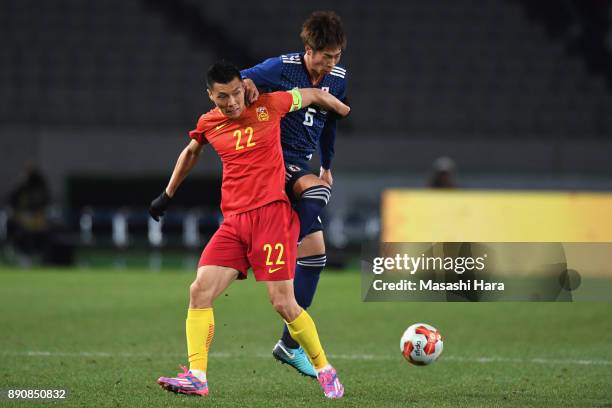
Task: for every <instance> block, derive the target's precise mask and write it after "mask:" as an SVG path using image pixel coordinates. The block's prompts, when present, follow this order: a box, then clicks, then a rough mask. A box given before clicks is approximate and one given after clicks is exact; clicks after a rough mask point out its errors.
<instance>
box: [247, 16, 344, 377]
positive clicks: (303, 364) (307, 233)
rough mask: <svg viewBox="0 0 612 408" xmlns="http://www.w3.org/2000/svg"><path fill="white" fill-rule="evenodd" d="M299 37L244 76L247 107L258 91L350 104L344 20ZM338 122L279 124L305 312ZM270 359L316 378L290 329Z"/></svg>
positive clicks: (319, 265) (320, 248)
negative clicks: (316, 163) (300, 47)
mask: <svg viewBox="0 0 612 408" xmlns="http://www.w3.org/2000/svg"><path fill="white" fill-rule="evenodd" d="M300 37H301V39H302V41H303V43H304V49H305V50H304V52H302V53H290V54H285V55H281V56H280V57H275V58H269V59H267V60H265V61H264V62H262V63H261V64H259V65H256V66H254V67H252V68H249V69H245V70H243V71H241V74H242V77H243V78H244V83H245V88H246V98H247V100H248V101H249V102H253V101H255V100H256V99H257V97H258V90H257V88H259V89H261V90H262V91H281V90H290V89H293V88H319V89H322V90H324V91H327V92H329V93H331V94H332V95H334V96H335V97H337V98H338V99H340V100H341V101H343V102H345V103H346V75H347V74H346V69H345V68H343V67H340V66H338V65H337V64H338V62H339V61H340V56H341V54H342V51H343V49H344V48H345V47H346V36H345V33H344V28H343V25H342V21H341V19H340V17H338V16H337V15H336V14H335V13H334V12H329V11H316V12H314V13H312V14H311V15H310V16H309V17H308V18H307V19H306V21H305V22H304V24H303V25H302V32H301V34H300ZM336 120H337V116H335V114H334V113H332V112H327V111H325V110H323V109H321V108H320V107H316V106H310V107H308V108H304V109H301V110H299V111H295V112H292V113H289V114H287V116H285V117H284V118H283V119H282V121H281V144H282V147H283V156H284V160H285V168H286V186H285V187H286V189H287V194H288V195H289V196H290V197H291V198H292V201H293V204H294V208H295V210H296V211H297V213H298V216H299V219H300V235H299V240H300V241H301V243H300V246H299V247H298V254H297V266H296V270H295V280H294V290H295V297H296V300H297V302H298V304H299V305H300V306H301V307H303V308H304V309H307V308H308V307H309V306H310V305H311V303H312V299H313V297H314V294H315V291H316V289H317V284H318V282H319V276H320V274H321V271H322V270H323V268H324V267H325V263H326V260H327V257H326V255H325V242H324V240H323V226H322V224H321V218H320V217H319V214H320V213H321V211H322V210H323V208H324V207H325V205H327V203H328V201H329V199H330V196H331V186H332V184H333V178H332V172H331V162H332V158H333V156H334V141H335V137H336ZM317 149H318V150H319V152H320V158H321V168H320V171H319V175H318V176H317V175H315V174H313V172H312V171H311V170H310V166H309V164H308V162H309V160H310V159H311V158H312V155H313V153H314V152H315V151H316V150H317ZM272 354H273V356H274V358H276V359H277V360H279V361H281V362H282V363H286V364H289V365H291V366H292V367H294V368H295V369H296V370H297V371H298V372H300V373H302V374H304V375H307V376H310V377H313V378H316V371H315V370H314V368H313V366H312V364H311V362H310V361H309V360H308V358H307V356H306V354H305V353H304V350H303V349H302V348H301V347H300V345H299V344H298V343H297V342H296V341H295V340H294V339H293V338H292V337H291V335H290V334H289V330H288V329H287V327H286V326H285V328H284V330H283V335H282V338H281V339H280V340H279V341H278V343H276V345H275V346H274V349H273V351H272Z"/></svg>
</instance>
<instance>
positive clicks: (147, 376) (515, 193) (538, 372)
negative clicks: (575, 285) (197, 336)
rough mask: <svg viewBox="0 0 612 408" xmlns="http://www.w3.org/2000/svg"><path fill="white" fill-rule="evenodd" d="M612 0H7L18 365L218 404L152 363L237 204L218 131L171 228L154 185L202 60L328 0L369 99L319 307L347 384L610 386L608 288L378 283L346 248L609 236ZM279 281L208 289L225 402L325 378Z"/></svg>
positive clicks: (378, 387) (354, 93)
mask: <svg viewBox="0 0 612 408" xmlns="http://www.w3.org/2000/svg"><path fill="white" fill-rule="evenodd" d="M611 4H612V1H610V0H562V1H553V0H542V1H529V0H492V1H475V0H463V1H452V0H436V1H431V2H416V1H403V2H402V1H388V0H378V1H376V2H353V1H347V0H340V1H333V2H331V1H322V0H312V1H309V2H287V1H280V0H276V1H258V2H246V1H232V2H220V1H215V2H212V1H198V0H174V1H167V0H127V1H124V0H105V1H81V0H52V1H35V0H2V1H0V174H1V175H2V176H1V177H0V310H1V311H2V313H0V333H1V336H0V390H3V389H7V388H8V387H13V388H35V389H39V388H43V387H46V388H54V389H55V388H61V387H65V388H68V389H69V392H70V394H69V400H68V401H66V402H67V404H68V405H72V406H113V407H119V406H129V407H135V406H143V407H145V406H146V407H151V406H176V405H181V406H189V405H193V406H195V405H196V404H199V405H201V402H202V401H198V400H196V399H189V398H176V397H175V396H174V395H169V394H167V393H162V392H161V391H159V390H157V389H155V388H156V387H155V384H154V379H155V378H157V376H159V375H162V374H163V375H168V373H171V372H172V367H175V366H176V364H177V363H178V362H181V361H184V359H185V355H184V351H185V338H184V320H183V318H184V313H185V306H186V304H185V303H186V299H187V287H188V285H189V283H190V281H191V279H192V273H193V271H194V268H195V265H196V262H197V259H198V257H199V254H200V251H201V248H202V247H203V245H204V244H205V243H206V242H207V240H208V239H209V237H210V236H211V234H212V233H213V232H214V231H215V229H216V228H217V225H218V222H219V220H220V212H219V209H218V205H219V198H220V197H219V185H220V171H221V167H220V162H219V160H218V159H217V158H216V157H215V155H214V153H212V151H211V149H205V153H204V154H203V157H202V159H201V160H200V163H199V164H198V165H197V166H196V168H195V169H194V171H193V172H192V174H191V176H190V177H189V178H188V180H187V181H186V182H185V183H184V185H183V186H182V187H181V188H180V190H179V192H178V194H177V196H176V198H175V200H174V201H173V206H172V208H171V211H170V212H169V214H168V215H167V217H166V219H165V220H164V224H163V227H161V229H160V226H159V224H156V223H154V222H152V221H151V220H149V217H148V214H147V210H146V209H147V207H148V205H149V202H150V201H151V199H153V198H154V197H156V196H157V195H158V194H159V193H160V191H161V190H162V188H163V187H164V186H165V184H166V182H167V180H168V178H169V176H170V173H171V171H172V168H173V166H174V163H175V160H176V158H177V156H178V154H179V152H180V150H181V149H182V148H183V147H184V146H185V144H186V143H187V141H188V136H187V132H188V131H189V130H190V129H192V127H193V126H194V124H195V121H196V120H197V118H198V116H199V115H200V114H201V113H202V112H205V111H207V110H208V109H209V108H210V106H211V105H210V102H209V101H208V99H207V97H206V95H205V93H204V73H205V71H206V69H207V67H208V66H209V65H210V64H211V63H213V62H214V61H215V60H217V59H220V58H226V59H229V60H232V61H234V62H235V63H236V64H238V65H240V66H241V67H246V66H249V65H252V64H255V63H258V62H259V61H261V60H262V59H264V58H267V57H270V56H276V55H279V54H281V53H286V52H293V51H301V50H302V44H301V43H300V40H299V31H300V26H301V23H302V21H303V20H304V19H305V18H306V17H307V16H308V15H309V14H310V13H311V12H312V11H313V10H318V9H322V10H329V9H333V10H335V11H336V12H337V13H338V14H339V15H340V16H341V17H342V18H343V20H344V22H345V26H346V29H347V31H348V39H349V43H348V48H347V50H346V52H345V53H344V55H343V60H342V61H341V63H342V64H344V65H345V66H346V67H347V69H348V77H349V98H350V101H351V105H352V108H353V113H352V115H351V116H350V117H349V118H348V119H346V120H343V121H341V122H339V124H338V127H339V131H338V136H337V143H336V158H335V160H334V162H333V174H334V180H335V183H334V186H333V189H334V192H333V197H332V200H331V202H330V205H329V206H328V208H327V209H326V214H325V218H326V219H325V223H326V239H327V249H328V260H329V261H328V264H330V267H329V268H328V271H329V272H331V273H324V274H323V276H322V284H321V285H320V288H319V294H318V295H317V299H316V300H315V302H314V304H313V306H312V308H311V309H310V312H311V313H312V314H313V316H315V317H316V319H317V325H318V327H319V329H320V333H321V336H322V339H323V341H324V343H325V347H326V350H327V351H328V352H329V355H330V356H331V357H332V358H333V361H334V365H335V366H336V367H338V369H339V372H341V373H342V378H343V382H344V384H345V385H346V389H347V396H346V398H345V399H344V400H343V401H338V403H340V404H341V405H343V406H356V407H363V406H369V407H377V406H381V407H383V406H384V407H386V406H400V405H401V406H406V405H415V406H417V405H418V406H422V404H423V403H425V404H426V405H431V406H448V407H457V406H521V407H524V406H539V407H540V406H568V407H569V406H571V407H575V406H585V407H586V406H588V407H592V406H610V401H611V400H612V399H611V398H612V397H611V395H612V393H611V391H610V384H609V379H610V372H611V371H610V368H611V367H612V349H611V348H610V344H612V337H611V336H612V321H611V320H610V319H609V316H610V304H609V303H601V302H600V303H597V302H575V303H561V302H559V303H554V304H545V303H538V304H535V303H527V302H525V303H486V304H482V303H479V304H472V303H428V304H426V305H424V304H422V303H414V302H396V303H390V302H387V303H385V302H381V303H366V302H362V301H361V299H360V297H359V293H360V287H361V285H360V276H359V274H358V273H349V272H350V271H353V272H356V270H357V269H358V268H357V260H358V259H359V254H360V247H361V244H362V243H363V242H364V241H372V240H374V241H376V240H377V239H386V240H389V241H393V240H395V241H411V240H414V241H429V240H430V239H431V240H432V241H444V240H448V241H454V240H455V239H456V237H459V238H458V239H460V240H462V239H466V238H469V240H473V241H483V242H485V241H487V239H483V238H484V237H488V240H490V241H503V240H504V239H507V238H508V237H511V238H512V239H511V240H516V241H530V240H532V241H544V242H548V241H551V240H553V239H551V238H558V240H559V241H561V240H565V241H577V242H584V241H591V242H592V241H597V242H604V243H605V242H612V238H611V237H610V234H612V227H610V223H611V222H612V214H611V213H610V211H612V205H611V204H610V202H612V199H611V198H610V197H612V195H610V194H609V193H610V192H612V160H611V152H612V63H611V61H612V57H611V55H612V32H611V30H610V19H611ZM315 160H318V158H315ZM315 165H316V163H315ZM426 187H440V188H439V189H437V190H436V191H435V192H434V191H433V190H426V189H425V188H426ZM441 188H445V189H441ZM413 190H416V192H415V191H413ZM488 190H495V191H498V192H499V191H502V192H503V193H504V194H508V196H503V197H502V196H501V195H499V194H497V195H496V198H495V200H493V201H487V200H486V199H487V197H489V196H488V195H487V194H488V193H487V191H488ZM546 191H557V192H558V193H556V194H554V195H545V194H542V193H543V192H546ZM525 192H529V193H531V194H533V195H530V194H525ZM576 192H578V193H581V192H584V193H585V195H581V194H575V193H576ZM593 193H595V194H593ZM444 194H451V195H453V199H452V200H448V199H447V198H448V197H449V196H445V195H444ZM544 196H546V197H544ZM406 197H409V198H410V200H412V201H405V200H406ZM462 197H463V198H462ZM507 197H509V198H511V199H512V200H515V201H512V202H517V203H523V204H521V205H520V206H519V205H517V206H516V207H512V206H510V205H508V204H507V200H506V198H507ZM576 197H579V199H576ZM585 197H586V199H588V200H586V199H585ZM585 200H586V201H585ZM457 202H459V205H457V206H455V207H452V208H451V207H447V205H451V203H457ZM492 202H493V203H494V205H493V206H491V205H490V204H491V203H492ZM576 202H577V203H578V204H579V205H574V204H575V203H576ZM390 203H391V204H390ZM487 203H489V204H488V205H486V204H487ZM534 203H535V204H534ZM536 210H537V211H536ZM394 214H395V215H394ZM483 214H488V215H489V216H490V218H488V219H483V218H482V217H481V215H483ZM540 215H545V216H544V217H542V218H541V217H540ZM410 217H413V218H412V219H411V218H410ZM415 217H418V219H417V222H416V223H415V222H414V218H415ZM491 220H493V221H494V222H493V221H491ZM566 220H569V221H568V222H567V223H566V222H565V221H566ZM434 222H435V223H436V225H435V228H430V227H432V226H433V223H434ZM415 225H419V226H420V227H418V228H417V229H416V231H415V227H414V226H415ZM381 226H382V227H381ZM549 226H550V228H549ZM411 228H412V229H411ZM423 232H424V234H423ZM506 233H507V235H506ZM431 234H434V236H432V235H431ZM604 245H605V244H604ZM606 248H607V247H606ZM601 258H602V259H603V260H602V259H600V260H599V262H600V263H598V264H597V265H605V268H601V270H603V269H605V270H606V271H607V273H608V275H609V274H610V273H612V272H610V262H609V259H608V258H609V254H608V253H604V254H603V256H602V257H601ZM589 261H592V259H589ZM30 267H31V270H30V269H28V268H30ZM156 270H164V271H165V272H164V273H150V272H151V271H156ZM178 271H180V272H182V273H177V272H178ZM342 271H346V272H347V273H341V272H342ZM599 278H601V279H599V280H598V279H595V280H593V281H591V286H594V287H596V288H598V289H601V291H603V292H604V298H606V296H607V299H609V296H610V291H609V290H608V291H606V288H609V284H610V279H607V278H602V277H601V276H599ZM606 279H607V280H606ZM606 284H607V285H608V286H606ZM583 286H586V285H585V284H584V283H583ZM263 293H264V292H263V288H262V287H261V285H256V284H254V282H253V281H252V280H250V281H247V282H246V283H245V284H236V285H232V287H231V288H230V289H228V290H227V291H226V293H225V296H221V297H220V298H219V299H218V301H217V303H216V304H215V307H216V309H215V314H216V316H217V317H216V318H218V330H217V333H216V334H215V340H214V342H213V349H212V353H213V354H212V355H211V376H210V381H211V384H212V385H211V387H212V388H213V391H212V396H211V397H210V399H211V401H210V403H211V404H212V405H214V406H263V407H270V406H316V405H317V404H318V402H321V403H323V397H322V396H321V395H320V391H319V390H318V389H317V388H316V387H317V386H316V383H314V382H309V381H306V380H304V379H303V378H301V377H298V376H296V375H294V374H293V373H291V372H290V371H289V370H288V369H286V367H283V368H279V367H277V366H276V365H275V364H276V362H275V361H274V360H273V359H272V358H271V357H270V349H271V346H272V345H273V344H274V342H275V341H276V339H277V337H276V336H277V335H278V331H279V328H280V326H279V323H280V322H279V319H278V316H276V315H275V314H274V313H272V312H271V310H270V307H269V305H268V304H267V302H265V301H264V295H263ZM253 299H258V300H257V301H253ZM245 310H248V313H246V314H245V313H244V311H245ZM417 321H425V322H428V323H431V324H433V325H434V326H436V327H438V328H439V329H440V330H441V331H442V333H443V334H444V336H445V351H444V355H443V357H442V359H441V361H440V362H439V363H436V364H434V365H432V366H431V367H428V368H426V369H422V368H415V367H412V366H409V365H408V364H406V363H405V362H404V360H403V359H402V358H401V356H400V354H399V350H398V347H397V346H398V343H399V339H400V335H401V333H402V332H403V331H404V330H405V328H406V327H407V326H408V325H409V324H411V323H414V322H417ZM226 326H227V327H226ZM281 370H284V371H281ZM606 373H607V374H606ZM236 384H239V387H236ZM262 384H265V386H262ZM319 398H320V400H319ZM0 400H1V396H0ZM4 402H7V401H4V400H2V401H1V402H0V403H2V404H3V403H4ZM207 402H209V401H207ZM7 404H8V405H10V402H7ZM17 405H19V406H22V405H21V404H20V403H15V405H14V406H17Z"/></svg>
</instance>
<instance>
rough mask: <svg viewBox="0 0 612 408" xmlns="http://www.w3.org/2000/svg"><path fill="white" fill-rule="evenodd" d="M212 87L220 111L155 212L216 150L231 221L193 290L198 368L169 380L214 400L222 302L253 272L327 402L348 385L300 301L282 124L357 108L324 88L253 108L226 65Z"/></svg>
mask: <svg viewBox="0 0 612 408" xmlns="http://www.w3.org/2000/svg"><path fill="white" fill-rule="evenodd" d="M207 88H208V95H209V97H210V99H211V100H212V101H213V102H214V104H215V105H216V108H215V109H213V110H211V111H209V112H208V113H206V114H204V115H202V116H201V117H200V119H199V120H198V123H197V126H196V128H195V129H194V130H192V131H191V132H189V136H190V138H191V139H192V140H191V142H190V143H189V144H188V146H187V147H186V148H185V149H184V150H183V152H182V153H181V154H180V156H179V158H178V161H177V164H176V166H175V168H174V171H173V173H172V176H171V178H170V181H169V183H168V186H167V187H166V189H165V190H164V192H163V193H162V194H161V195H160V196H159V197H158V198H157V199H155V200H153V202H152V203H151V207H150V208H149V211H150V213H151V216H152V217H153V218H155V219H156V220H158V219H159V217H160V216H162V215H163V214H164V211H165V210H166V208H167V207H168V204H169V201H170V198H171V197H172V196H173V195H174V193H175V192H176V190H177V188H178V186H179V185H180V184H181V182H182V181H183V180H184V178H185V177H186V176H187V174H188V173H189V171H190V170H191V169H192V168H193V166H194V165H195V163H196V162H197V160H198V156H199V154H200V152H201V151H202V148H203V147H204V145H206V144H210V145H212V147H213V148H214V149H215V151H216V152H217V154H218V155H219V157H220V158H221V161H222V163H223V180H222V187H221V211H222V212H223V216H224V221H223V223H222V224H221V226H220V227H219V229H218V230H217V232H216V233H215V234H214V235H213V237H212V238H211V240H210V242H209V243H208V244H207V245H206V248H205V249H204V251H203V253H202V256H201V258H200V262H199V264H198V271H197V276H196V279H195V280H194V282H193V283H192V284H191V287H190V300H189V310H188V312H187V322H186V333H187V350H188V356H189V364H190V369H189V370H187V369H186V368H184V369H183V370H184V372H183V373H179V374H178V376H177V377H160V378H159V380H158V383H159V384H160V385H161V386H162V387H163V388H165V389H166V390H168V391H173V392H176V393H182V394H194V395H208V383H207V379H206V370H207V364H208V351H209V348H210V344H211V341H212V338H213V335H214V328H215V322H214V317H213V308H212V305H213V301H214V300H215V298H217V297H218V296H219V295H220V294H221V293H222V292H223V291H224V290H225V289H226V288H227V287H228V286H229V285H230V284H231V283H232V282H233V281H234V280H235V279H245V278H246V277H247V271H248V269H249V267H250V268H252V269H253V274H254V276H255V279H256V280H257V281H264V282H266V286H267V290H268V296H269V298H270V302H271V303H272V305H273V307H274V309H275V310H276V311H277V312H278V313H279V314H280V315H281V317H282V318H283V319H284V321H285V322H286V324H287V326H288V328H289V330H290V333H291V335H292V336H293V338H294V339H295V340H296V341H297V342H298V343H299V344H300V345H301V346H302V347H303V348H304V350H305V351H306V353H307V354H308V356H309V358H310V359H311V361H312V363H313V365H314V366H315V368H316V369H317V378H318V380H319V383H320V384H321V386H322V388H323V392H324V394H325V396H326V397H328V398H340V397H342V395H343V394H344V387H343V386H342V384H341V383H340V381H339V380H338V377H337V375H336V370H335V369H334V368H333V367H332V366H331V365H330V364H329V362H328V361H327V358H326V356H325V352H324V351H323V348H322V347H321V343H320V341H319V336H318V334H317V329H316V327H315V324H314V322H313V320H312V318H311V317H310V316H309V315H308V313H307V312H306V311H305V310H303V309H302V308H301V307H300V306H299V305H298V304H297V302H296V300H295V296H294V292H293V276H294V271H295V260H296V252H297V238H298V233H299V220H298V218H297V215H296V214H295V213H294V212H293V210H292V208H291V205H290V203H289V199H288V197H287V195H286V193H285V167H284V162H283V154H282V149H281V143H280V120H281V118H282V117H283V116H285V114H287V113H289V112H292V111H294V110H298V109H301V108H302V106H308V105H310V104H317V105H319V106H321V107H323V108H324V109H328V110H333V111H335V112H337V113H338V114H339V115H342V116H345V115H347V114H348V112H349V110H350V109H349V107H348V106H346V105H344V104H343V103H342V102H340V101H339V100H338V99H337V98H335V97H334V96H333V95H331V94H329V93H327V92H324V91H322V90H319V89H294V90H292V91H289V92H285V91H283V92H274V93H270V94H264V95H262V96H260V97H259V99H258V100H257V101H256V102H255V103H254V104H252V105H250V106H248V107H247V106H246V105H245V96H244V85H243V83H242V79H241V76H240V72H239V71H238V69H237V68H236V67H234V66H233V65H231V64H228V63H226V62H220V63H216V64H214V65H213V66H212V67H211V68H210V70H209V71H208V74H207Z"/></svg>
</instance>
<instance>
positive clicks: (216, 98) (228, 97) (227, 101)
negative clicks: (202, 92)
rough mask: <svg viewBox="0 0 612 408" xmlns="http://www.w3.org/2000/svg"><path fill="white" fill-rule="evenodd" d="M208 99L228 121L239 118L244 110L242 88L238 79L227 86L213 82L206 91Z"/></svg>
mask: <svg viewBox="0 0 612 408" xmlns="http://www.w3.org/2000/svg"><path fill="white" fill-rule="evenodd" d="M208 97H209V98H210V100H211V101H213V102H214V104H215V105H216V106H217V108H219V110H220V111H221V113H223V114H224V115H225V116H227V117H228V118H230V119H235V118H237V117H239V116H240V114H242V111H243V110H244V106H245V104H244V87H243V86H242V80H240V78H234V79H232V80H231V81H230V82H228V83H227V84H220V83H218V82H215V83H214V84H213V86H212V89H209V90H208Z"/></svg>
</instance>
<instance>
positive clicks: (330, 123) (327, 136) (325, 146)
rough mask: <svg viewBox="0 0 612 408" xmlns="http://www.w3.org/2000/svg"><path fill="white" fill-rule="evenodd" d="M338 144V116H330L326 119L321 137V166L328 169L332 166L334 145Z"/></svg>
mask: <svg viewBox="0 0 612 408" xmlns="http://www.w3.org/2000/svg"><path fill="white" fill-rule="evenodd" d="M335 144H336V118H335V117H329V118H327V120H326V121H325V126H324V127H323V131H322V132H321V138H320V139H319V154H320V155H321V167H323V168H324V169H326V170H329V169H330V168H331V162H332V159H333V158H334V154H335V151H334V146H335Z"/></svg>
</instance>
